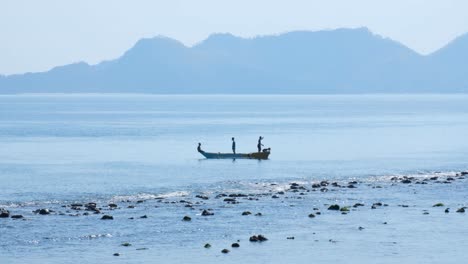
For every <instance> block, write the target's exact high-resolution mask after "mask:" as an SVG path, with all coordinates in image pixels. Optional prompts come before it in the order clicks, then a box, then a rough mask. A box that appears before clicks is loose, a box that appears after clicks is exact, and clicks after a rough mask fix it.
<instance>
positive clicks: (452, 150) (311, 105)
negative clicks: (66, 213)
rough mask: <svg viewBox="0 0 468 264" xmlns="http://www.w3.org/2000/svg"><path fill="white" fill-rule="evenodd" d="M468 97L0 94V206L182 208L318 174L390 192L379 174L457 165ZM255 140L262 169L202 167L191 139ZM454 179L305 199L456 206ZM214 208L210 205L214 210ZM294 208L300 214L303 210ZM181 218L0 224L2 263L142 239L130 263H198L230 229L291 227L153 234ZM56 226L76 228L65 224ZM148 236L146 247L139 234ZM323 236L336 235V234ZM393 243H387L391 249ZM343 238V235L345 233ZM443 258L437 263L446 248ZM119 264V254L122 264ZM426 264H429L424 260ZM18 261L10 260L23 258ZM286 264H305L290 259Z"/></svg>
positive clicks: (269, 207)
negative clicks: (163, 200)
mask: <svg viewBox="0 0 468 264" xmlns="http://www.w3.org/2000/svg"><path fill="white" fill-rule="evenodd" d="M467 101H468V95H439V94H427V95H297V96H296V95H295V96H292V95H291V96H280V95H256V96H251V95H248V96H247V95H246V96H243V95H235V96H234V95H229V96H223V95H207V96H201V95H200V96H192V95H180V96H171V95H137V94H130V95H128V94H127V95H124V94H114V95H101V94H84V95H57V94H44V95H27V94H25V95H5V96H0V182H1V185H2V188H1V190H2V191H1V192H0V208H2V207H5V208H8V209H9V210H11V211H14V210H19V211H20V212H23V213H24V214H25V215H26V214H27V213H28V212H29V213H30V212H31V211H32V210H35V209H37V208H43V207H47V206H59V205H60V204H65V203H70V202H89V201H103V202H108V201H120V200H122V199H130V200H132V199H143V198H148V197H149V198H154V197H158V196H160V195H163V196H164V195H166V196H168V197H177V198H176V199H178V200H180V199H182V198H180V197H183V196H184V195H192V194H196V193H208V194H212V193H216V192H229V191H233V190H236V191H240V192H251V191H255V190H257V189H258V187H257V186H258V184H263V185H262V186H268V185H270V184H272V183H273V184H278V185H282V184H287V183H289V182H292V181H298V182H305V183H311V182H314V181H321V180H325V179H326V180H330V181H334V180H336V181H344V182H347V181H350V180H358V181H363V182H379V183H380V184H382V185H386V184H387V185H389V183H388V179H387V178H386V177H390V176H395V175H418V174H419V175H422V176H424V177H425V176H428V177H429V176H433V175H435V174H437V172H442V173H445V174H447V175H451V173H454V172H459V171H462V170H465V169H467V168H468V165H467V163H466V161H467V158H468V141H467V140H466V135H467V133H466V131H468V104H466V102H467ZM258 136H263V137H264V138H265V139H264V142H263V143H264V145H265V146H266V147H271V148H272V154H271V156H270V160H267V161H254V160H235V161H233V160H205V159H203V157H202V156H201V155H200V154H199V153H197V151H196V146H197V143H198V142H201V143H202V148H203V149H204V150H205V151H210V152H229V151H230V138H231V137H235V138H236V142H237V151H238V152H253V151H255V150H256V140H257V138H258ZM457 184H458V185H454V187H446V186H445V185H444V187H443V188H456V190H458V192H451V195H450V196H448V193H450V192H447V190H448V189H443V188H442V189H438V188H435V187H428V189H424V190H419V189H418V193H419V192H421V193H422V195H423V196H422V198H421V197H419V198H420V199H419V200H417V201H413V200H412V199H413V198H411V197H410V196H407V195H410V194H409V193H411V192H408V191H405V190H403V189H397V191H396V193H399V192H401V193H400V194H399V195H394V196H392V192H395V191H389V190H383V192H385V194H382V193H378V192H375V191H372V190H369V191H366V192H364V191H361V190H360V189H359V188H358V189H359V191H356V192H354V193H351V194H349V196H344V197H346V198H343V197H340V196H333V195H332V196H330V194H323V196H320V193H318V194H315V195H317V197H318V198H317V199H319V201H322V200H326V199H330V200H331V201H337V202H340V201H341V202H343V201H344V202H345V203H346V201H357V200H359V199H363V200H366V201H367V200H368V201H369V202H370V201H377V200H379V199H388V201H390V202H389V204H390V206H396V205H398V204H400V203H407V202H408V201H412V202H413V203H414V205H415V206H429V207H430V206H431V205H432V203H433V202H437V201H438V197H440V198H444V197H445V198H446V200H447V201H448V202H449V203H450V202H452V203H453V205H454V206H455V205H460V204H459V203H461V202H465V201H466V198H467V197H466V194H464V191H463V190H466V187H467V186H466V182H460V183H457ZM389 186H390V185H389ZM389 188H390V187H389ZM395 188H399V187H395ZM384 189H385V188H384ZM450 190H452V189H450ZM452 191H453V190H452ZM434 197H436V198H434ZM343 199H344V200H343ZM424 199H427V200H424ZM430 199H433V200H430ZM434 199H435V200H434ZM210 201H211V200H210ZM212 206H213V207H214V208H218V207H219V206H220V205H217V204H213V205H212ZM242 206H244V205H241V207H240V208H243V207H242ZM277 206H278V205H277V204H275V202H274V201H271V202H270V201H265V202H263V203H262V205H261V206H260V205H259V206H257V207H255V208H256V209H259V210H260V209H262V210H263V213H264V214H265V212H267V215H268V213H270V215H273V214H274V213H275V210H278V212H279V214H286V215H287V214H289V213H288V211H285V210H286V209H287V208H285V207H280V208H277ZM297 207H298V208H304V207H306V208H309V210H311V209H310V207H311V206H309V205H307V206H306V205H297ZM151 208H154V206H151ZM453 209H455V208H453ZM178 210H181V209H165V211H159V212H157V213H154V214H153V215H152V216H150V215H151V214H152V213H151V211H149V213H148V212H147V211H142V212H141V214H142V215H143V214H148V216H150V218H149V219H148V220H149V221H152V220H151V219H152V218H151V217H153V219H154V218H158V220H154V221H161V222H157V223H154V225H149V226H148V225H147V226H145V225H144V224H141V226H139V225H140V224H135V226H134V227H132V228H134V229H132V230H133V231H132V232H130V229H127V228H130V226H132V225H133V224H123V225H124V226H118V221H114V222H113V223H112V224H111V227H109V226H105V225H103V224H102V223H101V222H99V221H98V222H99V223H93V222H86V221H85V222H83V221H84V220H80V221H79V224H76V223H72V224H71V223H69V222H67V220H57V221H58V222H57V223H58V225H60V223H61V224H62V225H61V226H59V227H54V228H52V227H51V226H50V225H48V224H44V223H42V224H39V223H41V222H40V221H42V220H37V221H36V220H34V221H36V223H34V221H31V223H30V222H29V221H24V223H23V222H21V223H20V222H15V223H5V222H1V221H0V233H2V235H1V236H0V252H2V251H3V253H2V254H1V255H5V256H6V258H7V259H8V260H11V261H12V263H14V262H15V259H14V256H15V255H16V254H17V253H15V252H17V251H18V250H20V249H25V248H26V249H27V250H26V251H25V252H23V253H22V256H21V257H22V258H24V259H31V260H33V259H39V260H44V259H47V257H50V256H52V257H54V258H53V261H51V262H49V263H64V262H67V261H71V259H68V258H67V256H70V255H71V256H78V255H79V254H78V253H77V252H80V251H83V250H89V249H90V248H93V247H96V248H98V249H100V250H102V251H101V252H100V253H98V252H94V253H92V254H91V256H89V257H93V258H97V259H98V260H100V261H104V262H112V261H116V259H115V258H112V256H111V255H112V253H113V252H114V251H118V250H120V249H115V245H114V244H117V245H118V244H119V243H120V242H122V241H127V240H131V241H140V242H141V244H142V245H141V246H145V247H146V246H148V247H149V250H148V251H146V252H145V253H144V254H146V255H139V256H137V255H135V256H134V257H137V258H139V259H140V260H141V262H144V261H145V260H146V261H149V260H164V259H165V258H167V257H170V258H172V257H174V259H173V260H177V257H176V256H177V255H178V254H180V253H181V252H180V250H181V249H180V248H179V247H180V246H183V247H184V248H185V249H186V250H187V252H186V253H187V254H189V255H193V256H196V257H197V258H200V260H208V261H214V260H216V258H217V257H219V256H218V255H219V254H217V253H218V252H219V250H217V249H216V250H217V253H216V254H217V256H216V257H213V256H212V255H210V254H208V253H206V251H202V252H203V253H199V249H198V247H201V246H200V245H203V243H205V242H206V240H210V241H224V239H227V238H229V239H231V238H232V240H234V239H238V238H235V236H234V235H232V233H229V232H227V231H226V230H227V229H228V230H231V231H233V232H234V231H235V232H237V231H239V230H240V231H239V232H240V233H242V232H245V234H246V235H247V234H249V232H250V231H251V232H256V230H258V229H261V230H263V231H265V232H266V233H267V234H268V235H270V236H271V237H272V238H275V237H281V238H282V239H284V237H285V236H286V234H290V232H291V230H290V229H288V228H291V227H285V226H289V225H291V223H292V222H286V223H282V222H281V219H277V218H274V217H273V218H267V217H268V216H267V217H264V218H263V219H267V220H268V221H267V220H261V221H265V222H249V224H248V226H249V227H245V225H243V224H242V222H241V221H242V220H240V219H237V218H233V220H232V221H234V223H230V224H226V223H225V222H222V221H221V220H219V221H221V222H219V223H217V222H215V223H211V224H208V223H206V226H204V227H201V229H203V228H205V229H203V230H205V231H206V230H209V231H210V232H208V233H205V232H202V233H200V234H199V235H197V236H195V235H194V237H189V238H188V237H187V236H188V235H187V232H189V233H190V232H194V233H197V231H193V230H191V229H188V230H187V229H186V228H187V227H185V226H183V227H181V226H179V225H180V224H179V223H178V224H175V226H174V227H167V228H168V229H167V230H166V229H164V228H163V227H164V226H166V225H171V223H172V222H171V221H172V220H171V219H172V218H171V217H173V215H174V214H177V220H179V218H180V217H179V216H183V215H184V212H179V211H178ZM215 210H216V209H215ZM297 210H298V209H297ZM241 211H242V210H241ZM125 214H126V213H125ZM353 214H354V212H353V213H351V214H350V217H351V216H352V215H353ZM305 215H307V214H305ZM416 215H417V216H418V217H420V211H418V212H417V213H414V216H413V215H412V216H411V217H416ZM387 216H388V215H387ZM125 217H127V215H125ZM373 217H376V216H375V215H371V216H366V217H365V218H366V219H368V220H369V219H370V220H369V221H372V220H373ZM378 217H382V215H380V216H378ZM392 217H393V218H394V221H395V222H396V223H400V224H401V226H400V227H406V228H410V227H411V226H405V221H407V220H409V219H408V216H402V217H401V218H399V216H398V215H393V216H392ZM405 217H406V218H405ZM239 218H240V217H239ZM362 219H363V218H359V217H358V218H355V219H351V220H350V223H353V224H356V225H359V221H361V220H362ZM307 220H308V219H307ZM413 220H414V219H413ZM60 221H63V223H62V222H60ZM96 221H97V220H96ZM214 221H218V220H214ZM236 221H237V222H236ZM249 221H250V220H249ZM295 221H296V220H295ZM297 221H298V223H299V224H298V226H299V227H298V228H299V230H300V231H298V233H299V234H303V238H304V240H303V241H313V240H314V239H313V238H311V237H309V236H311V234H310V233H307V231H306V230H307V228H305V227H304V225H305V224H304V223H302V222H301V221H302V220H297ZM333 221H334V220H332V219H329V220H327V221H325V220H324V222H322V225H318V227H317V226H316V228H318V231H317V232H318V233H320V231H323V232H322V233H326V230H327V228H330V226H332V225H333ZM376 221H377V220H376ZM379 221H380V218H379ZM418 221H419V220H418ZM418 221H415V222H414V223H411V225H412V224H416V223H419V222H418ZM451 221H452V222H451V223H453V224H454V226H453V227H447V228H448V233H449V235H448V236H447V237H442V238H441V239H442V241H445V240H447V241H451V240H453V239H460V238H461V235H463V233H458V232H456V230H454V228H456V226H457V225H459V226H460V225H461V226H465V227H466V224H465V222H466V221H465V220H463V219H458V220H451ZM116 222H117V223H116ZM440 222H441V223H442V221H440ZM28 223H30V224H28ZM150 223H151V222H150ZM18 225H22V227H21V228H19V226H18ZM67 225H71V226H72V227H73V228H70V229H67ZM76 225H78V226H76ZM201 225H203V224H201ZM278 226H280V227H281V228H278ZM112 227H113V228H114V229H112ZM123 227H125V228H123ZM255 227H256V228H257V229H255ZM237 228H238V229H237ZM242 228H247V229H249V230H244V229H242ZM250 228H251V229H252V230H250ZM353 228H354V227H353ZM155 229H157V230H158V231H155ZM51 230H53V232H52V231H51ZM169 230H170V234H171V238H167V240H166V241H165V242H164V243H162V245H158V239H160V238H161V236H162V234H166V233H165V232H168V233H169ZM152 232H155V233H152ZM288 232H289V233H288ZM427 232H429V233H430V231H427ZM465 233H466V232H465ZM149 234H150V235H151V239H150V238H148V236H150V235H149ZM158 234H159V235H158ZM197 234H198V233H197ZM390 234H391V231H382V233H380V236H381V237H388V236H390ZM427 234H428V233H427ZM427 234H426V233H421V234H413V235H414V237H404V235H403V234H401V236H402V237H404V239H403V238H401V239H402V240H403V241H406V242H408V243H409V244H411V243H421V244H420V245H418V246H417V247H416V249H415V250H416V251H417V250H418V249H421V250H422V249H423V248H424V247H425V246H427V247H430V246H435V245H437V246H439V245H438V244H437V243H436V240H431V239H427V237H426V242H425V240H424V238H425V236H426V235H427ZM89 235H102V236H103V238H100V239H97V240H86V241H85V242H83V241H82V240H83V237H86V236H89ZM393 235H395V233H393ZM465 235H466V234H465ZM300 236H301V235H299V237H300ZM349 236H351V235H349ZM398 236H400V235H398ZM398 236H397V237H398ZM163 237H166V236H163ZM106 238H107V239H106ZM117 238H118V239H117ZM198 238H203V239H198ZM328 238H329V237H328V236H326V235H324V237H322V238H321V239H322V240H323V241H326V240H327V239H328ZM333 238H334V239H338V240H339V239H340V238H339V235H336V236H335V237H333ZM229 239H228V240H229ZM330 239H331V238H330ZM372 239H373V238H372V236H370V237H365V238H363V241H365V242H363V243H364V244H366V243H368V245H373V240H372ZM398 239H399V238H395V237H394V239H393V240H398ZM270 240H271V239H270ZM319 240H320V239H319ZM343 240H346V236H344V238H343ZM393 240H392V241H393ZM181 241H182V242H181ZM229 241H231V240H229ZM296 241H297V239H296ZM224 242H225V243H228V242H226V241H224ZM231 242H234V241H231ZM400 242H401V241H400V240H398V243H400ZM275 243H277V242H274V241H273V242H271V245H272V247H273V249H275V248H276V249H278V250H286V249H288V250H290V248H288V247H286V246H284V245H282V244H275ZM297 243H306V242H297ZM382 243H383V242H382ZM389 243H390V242H389ZM424 243H426V244H424ZM59 244H60V246H58V245H59ZM343 244H344V246H343V247H345V248H341V250H345V251H344V252H345V253H346V252H348V251H346V248H348V247H347V246H346V245H347V244H346V243H343ZM226 245H227V244H226ZM299 245H302V246H304V244H299ZM353 245H355V244H353ZM463 245H465V246H466V240H464V241H462V242H460V241H459V244H458V245H455V246H454V248H452V251H451V252H452V256H453V258H452V259H451V260H454V261H456V260H461V257H462V252H461V251H460V250H457V249H460V247H461V246H463ZM348 246H349V244H348ZM318 247H322V250H324V251H325V252H328V251H327V250H330V251H332V249H330V248H328V245H325V244H324V245H321V246H318ZM48 248H52V249H48ZM297 248H301V246H298V247H297ZM335 249H336V248H335ZM348 249H349V248H348ZM246 250H247V252H250V251H248V250H251V251H252V250H253V251H252V252H254V251H255V249H246ZM258 250H259V251H265V254H266V251H270V254H271V255H269V257H271V258H273V257H274V256H276V257H278V258H279V259H282V258H283V259H284V260H286V259H285V257H284V256H278V255H275V253H274V252H273V253H272V252H271V248H268V247H265V248H262V249H258ZM349 250H350V251H349V252H348V253H349V256H352V258H354V260H360V261H364V262H368V263H372V262H371V261H372V257H373V255H372V253H369V254H364V256H359V255H356V254H354V253H352V252H353V251H352V250H359V249H358V248H354V246H353V249H352V250H351V249H349ZM379 250H380V251H382V252H383V254H387V253H388V254H393V253H391V252H394V251H396V252H397V253H396V255H394V256H397V257H398V256H399V257H402V255H403V256H406V257H408V258H404V257H402V260H405V259H406V260H408V262H407V263H412V262H411V261H414V260H415V259H412V258H410V255H411V253H410V252H406V251H405V249H399V250H396V249H395V248H392V249H388V248H386V246H382V247H380V248H379ZM386 250H389V251H388V252H387V251H386ZM392 250H393V251H392ZM103 251H105V253H102V252H103ZM163 251H164V252H165V253H164V254H163V253H162V252H163ZM239 252H240V251H239ZM382 252H381V253H382ZM398 253H400V255H399V254H398ZM67 254H68V255H67ZM129 254H130V253H129ZM129 254H127V255H129ZM132 254H134V253H132ZM165 254H166V255H165ZM200 254H201V256H200ZM249 254H250V253H245V255H242V254H239V255H237V256H236V257H233V258H232V259H229V260H228V259H225V260H226V261H234V260H239V261H243V260H246V259H248V258H249V257H251V255H249ZM252 254H253V253H252ZM259 254H261V257H262V258H261V259H262V260H264V261H268V260H269V258H268V257H266V255H262V253H259ZM441 254H442V255H441V256H444V255H443V254H444V253H441ZM214 255H215V254H214ZM233 255H234V254H233ZM322 257H324V258H323V259H322V260H323V261H325V260H327V259H326V256H322ZM431 257H434V256H431ZM458 257H460V258H458ZM49 260H50V259H49ZM120 260H124V261H125V260H128V259H125V257H124V258H121V259H119V261H120ZM179 260H183V259H180V258H179ZM218 260H219V259H218ZM225 260H223V261H225ZM319 260H320V258H319ZM334 260H340V259H339V258H337V259H334ZM342 260H343V259H342ZM390 260H391V259H388V261H389V262H390ZM426 260H428V261H430V260H431V258H428V259H426ZM435 260H440V259H437V258H435ZM16 261H19V262H18V263H21V262H20V260H16ZM295 261H298V262H306V259H304V258H300V257H297V256H296V258H295ZM194 262H196V261H194ZM436 262H437V261H436Z"/></svg>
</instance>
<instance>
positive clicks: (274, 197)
mask: <svg viewBox="0 0 468 264" xmlns="http://www.w3.org/2000/svg"><path fill="white" fill-rule="evenodd" d="M271 198H273V199H278V198H279V196H278V195H273V196H271Z"/></svg>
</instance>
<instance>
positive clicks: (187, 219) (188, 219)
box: [182, 215, 192, 222]
mask: <svg viewBox="0 0 468 264" xmlns="http://www.w3.org/2000/svg"><path fill="white" fill-rule="evenodd" d="M182 221H187V222H188V221H192V218H191V217H190V216H187V215H186V216H184V218H182Z"/></svg>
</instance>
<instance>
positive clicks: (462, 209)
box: [457, 207, 465, 213]
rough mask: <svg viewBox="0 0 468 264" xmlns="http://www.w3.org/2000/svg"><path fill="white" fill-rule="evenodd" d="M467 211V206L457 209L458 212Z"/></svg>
mask: <svg viewBox="0 0 468 264" xmlns="http://www.w3.org/2000/svg"><path fill="white" fill-rule="evenodd" d="M464 212H465V207H462V208H460V209H458V210H457V213H464Z"/></svg>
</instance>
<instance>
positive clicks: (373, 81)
mask: <svg viewBox="0 0 468 264" xmlns="http://www.w3.org/2000/svg"><path fill="white" fill-rule="evenodd" d="M45 92H47V93H95V92H96V93H164V94H181V93H184V94H190V93H197V94H198V93H211V94H212V93H242V94H249V93H256V94H263V93H271V94H283V93H306V94H312V93H420V92H437V93H453V92H468V34H466V35H464V36H461V37H459V38H457V39H456V40H454V41H453V42H451V43H450V44H448V45H447V46H445V47H444V48H442V49H440V50H438V51H436V52H434V53H432V54H430V55H427V56H424V55H420V54H418V53H416V52H414V51H413V50H411V49H409V48H407V47H405V46H404V45H402V44H400V43H398V42H396V41H393V40H391V39H388V38H382V37H381V36H378V35H375V34H373V33H372V32H370V31H369V30H368V29H366V28H359V29H337V30H330V31H317V32H308V31H297V32H290V33H285V34H281V35H277V36H276V35H275V36H261V37H256V38H249V39H245V38H239V37H235V36H233V35H230V34H214V35H211V36H210V37H209V38H207V39H206V40H204V41H203V42H201V43H199V44H197V45H195V46H193V47H186V46H184V45H183V44H182V43H180V42H178V41H176V40H173V39H169V38H165V37H155V38H151V39H142V40H140V41H138V42H137V43H136V44H135V46H133V47H132V48H131V49H130V50H128V51H127V52H125V54H123V55H122V56H121V57H120V58H117V59H115V60H111V61H105V62H102V63H100V64H97V65H88V64H86V63H83V62H82V63H76V64H70V65H65V66H60V67H56V68H54V69H52V70H50V71H48V72H41V73H27V74H21V75H10V76H0V93H3V94H6V93H45Z"/></svg>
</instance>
